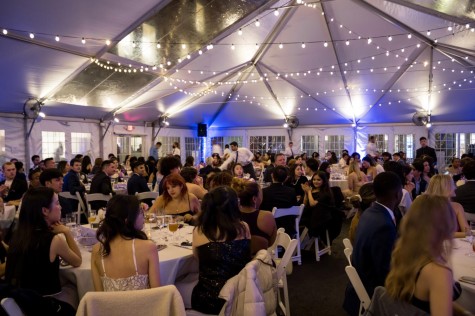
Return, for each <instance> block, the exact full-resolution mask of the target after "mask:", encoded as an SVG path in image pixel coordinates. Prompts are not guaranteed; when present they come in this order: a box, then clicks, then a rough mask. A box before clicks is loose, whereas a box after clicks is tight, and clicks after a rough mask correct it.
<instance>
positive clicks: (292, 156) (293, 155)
mask: <svg viewBox="0 0 475 316" xmlns="http://www.w3.org/2000/svg"><path fill="white" fill-rule="evenodd" d="M290 152H291V153H292V157H293V156H294V151H293V150H292V148H290Z"/></svg>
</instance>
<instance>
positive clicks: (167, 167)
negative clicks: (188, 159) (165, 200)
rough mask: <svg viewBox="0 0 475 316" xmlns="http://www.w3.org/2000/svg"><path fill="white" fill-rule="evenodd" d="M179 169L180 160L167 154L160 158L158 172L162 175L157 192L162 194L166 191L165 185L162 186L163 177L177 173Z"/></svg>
mask: <svg viewBox="0 0 475 316" xmlns="http://www.w3.org/2000/svg"><path fill="white" fill-rule="evenodd" d="M180 169H181V161H180V159H178V158H176V157H174V156H169V157H163V158H162V159H160V174H161V175H162V180H160V182H159V184H158V193H160V195H161V194H163V192H164V191H166V187H165V186H164V180H165V178H166V177H167V176H168V175H170V174H179V173H180Z"/></svg>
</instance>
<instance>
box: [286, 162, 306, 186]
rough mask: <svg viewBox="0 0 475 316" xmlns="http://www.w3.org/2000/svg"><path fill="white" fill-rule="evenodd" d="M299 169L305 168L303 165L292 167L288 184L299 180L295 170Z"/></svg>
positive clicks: (295, 164)
mask: <svg viewBox="0 0 475 316" xmlns="http://www.w3.org/2000/svg"><path fill="white" fill-rule="evenodd" d="M298 167H301V168H303V165H302V164H297V163H294V164H293V165H292V166H290V171H289V177H288V178H287V182H289V183H293V182H294V181H295V180H298V179H296V178H295V169H297V168H298Z"/></svg>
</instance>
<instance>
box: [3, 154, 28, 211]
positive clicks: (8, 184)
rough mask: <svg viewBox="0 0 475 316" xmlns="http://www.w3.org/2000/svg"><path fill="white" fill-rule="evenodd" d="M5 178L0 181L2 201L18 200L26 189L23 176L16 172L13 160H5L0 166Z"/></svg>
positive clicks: (26, 185)
mask: <svg viewBox="0 0 475 316" xmlns="http://www.w3.org/2000/svg"><path fill="white" fill-rule="evenodd" d="M2 170H3V175H4V176H5V180H3V181H1V182H0V196H1V197H2V198H3V201H4V202H9V201H16V200H20V199H21V198H22V196H23V194H24V193H25V192H26V190H28V183H27V182H26V180H25V178H24V177H22V176H20V175H18V174H17V170H16V167H15V164H14V163H13V162H5V163H4V164H3V166H2Z"/></svg>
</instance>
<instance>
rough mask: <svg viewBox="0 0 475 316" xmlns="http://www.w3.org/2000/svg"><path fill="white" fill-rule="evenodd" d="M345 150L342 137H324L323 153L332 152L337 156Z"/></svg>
mask: <svg viewBox="0 0 475 316" xmlns="http://www.w3.org/2000/svg"><path fill="white" fill-rule="evenodd" d="M343 149H345V136H344V135H325V142H324V151H325V153H326V152H327V151H333V152H335V154H336V155H337V156H340V155H341V152H342V151H343Z"/></svg>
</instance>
